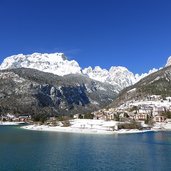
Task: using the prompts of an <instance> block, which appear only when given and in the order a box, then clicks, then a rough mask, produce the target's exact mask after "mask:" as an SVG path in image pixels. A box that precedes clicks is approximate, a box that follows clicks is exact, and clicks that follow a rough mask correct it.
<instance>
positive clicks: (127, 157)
mask: <svg viewBox="0 0 171 171" xmlns="http://www.w3.org/2000/svg"><path fill="white" fill-rule="evenodd" d="M170 170H171V132H148V133H141V134H129V135H128V134H125V135H92V134H86V135H85V134H74V133H56V132H39V131H30V130H24V129H21V128H19V127H18V126H0V171H170Z"/></svg>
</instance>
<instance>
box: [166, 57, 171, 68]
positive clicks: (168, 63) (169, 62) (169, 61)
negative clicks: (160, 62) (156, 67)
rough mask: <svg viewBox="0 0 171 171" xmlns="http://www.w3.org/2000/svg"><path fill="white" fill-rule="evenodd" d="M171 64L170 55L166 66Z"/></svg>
mask: <svg viewBox="0 0 171 171" xmlns="http://www.w3.org/2000/svg"><path fill="white" fill-rule="evenodd" d="M170 65H171V56H169V57H168V60H167V63H166V67H167V66H170Z"/></svg>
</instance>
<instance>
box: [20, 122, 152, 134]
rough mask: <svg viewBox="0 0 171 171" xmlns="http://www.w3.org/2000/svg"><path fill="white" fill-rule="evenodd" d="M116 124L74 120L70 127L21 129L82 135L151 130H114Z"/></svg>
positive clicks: (32, 126) (29, 126)
mask: <svg viewBox="0 0 171 171" xmlns="http://www.w3.org/2000/svg"><path fill="white" fill-rule="evenodd" d="M117 124H118V122H116V121H104V120H89V119H75V120H72V121H71V126H69V127H62V126H47V125H28V126H23V127H22V128H24V129H28V130H36V131H54V132H70V133H84V134H127V133H142V132H148V131H151V130H136V129H134V130H126V129H122V130H115V129H117Z"/></svg>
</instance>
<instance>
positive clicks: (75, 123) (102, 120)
mask: <svg viewBox="0 0 171 171" xmlns="http://www.w3.org/2000/svg"><path fill="white" fill-rule="evenodd" d="M0 120H1V121H0V124H1V125H2V124H4V123H8V124H9V123H10V124H11V123H14V124H15V123H27V124H29V125H38V126H42V125H43V126H48V127H70V128H72V129H74V128H77V129H81V130H83V129H84V130H86V129H91V131H92V130H103V131H118V130H120V129H127V130H129V129H132V130H133V129H134V130H135V129H138V130H151V129H157V130H159V129H171V98H170V97H167V98H165V99H163V98H162V97H161V96H156V95H153V96H150V97H147V98H146V99H143V100H141V101H130V102H127V103H125V104H122V105H121V106H119V107H117V108H108V109H100V110H98V111H95V112H92V113H90V114H79V113H78V114H75V115H72V116H60V117H54V116H51V117H49V118H47V120H46V121H44V122H35V121H33V119H32V117H31V115H27V114H23V115H18V116H15V115H12V114H7V115H6V116H3V115H1V119H0ZM10 124H9V125H10Z"/></svg>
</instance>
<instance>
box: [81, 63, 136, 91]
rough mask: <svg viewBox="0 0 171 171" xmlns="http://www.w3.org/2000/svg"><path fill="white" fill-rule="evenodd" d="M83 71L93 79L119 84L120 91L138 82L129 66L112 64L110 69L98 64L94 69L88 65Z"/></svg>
mask: <svg viewBox="0 0 171 171" xmlns="http://www.w3.org/2000/svg"><path fill="white" fill-rule="evenodd" d="M82 72H83V74H85V75H87V76H88V77H90V78H91V79H94V80H97V81H100V82H106V83H109V84H112V85H119V91H120V90H122V89H123V88H125V87H128V86H130V85H132V84H134V83H135V82H136V78H135V76H134V74H133V73H132V72H130V71H128V69H127V68H125V67H121V66H118V67H114V66H112V67H111V68H110V69H109V71H108V70H106V69H102V68H100V67H99V66H96V67H95V68H94V69H92V68H91V67H88V68H85V69H84V70H83V71H82Z"/></svg>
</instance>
